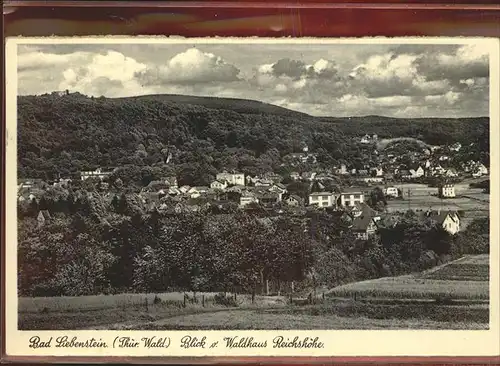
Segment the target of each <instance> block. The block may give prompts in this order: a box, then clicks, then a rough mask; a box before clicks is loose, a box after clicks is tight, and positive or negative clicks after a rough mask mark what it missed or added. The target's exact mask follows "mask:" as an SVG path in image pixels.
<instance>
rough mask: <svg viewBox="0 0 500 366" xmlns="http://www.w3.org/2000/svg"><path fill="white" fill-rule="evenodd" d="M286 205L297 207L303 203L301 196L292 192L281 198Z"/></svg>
mask: <svg viewBox="0 0 500 366" xmlns="http://www.w3.org/2000/svg"><path fill="white" fill-rule="evenodd" d="M283 201H284V202H285V203H286V204H287V205H288V206H292V207H297V206H302V205H303V204H304V200H303V199H302V197H299V196H297V195H296V194H292V195H290V196H288V197H287V198H285V199H284V200H283Z"/></svg>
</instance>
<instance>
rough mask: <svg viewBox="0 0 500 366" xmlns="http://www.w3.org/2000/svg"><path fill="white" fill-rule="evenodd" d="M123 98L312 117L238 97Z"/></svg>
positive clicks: (149, 96) (169, 96) (172, 95)
mask: <svg viewBox="0 0 500 366" xmlns="http://www.w3.org/2000/svg"><path fill="white" fill-rule="evenodd" d="M123 99H129V100H130V99H132V100H133V99H136V100H149V101H151V100H156V101H162V102H171V103H176V104H179V105H180V104H190V105H198V106H203V107H206V108H210V109H219V110H227V111H234V112H238V113H244V114H273V115H278V116H288V117H296V118H307V117H311V116H309V115H307V114H305V113H301V112H297V111H292V110H290V109H286V108H283V107H279V106H276V105H273V104H268V103H263V102H259V101H256V100H248V99H236V98H218V97H198V96H193V95H177V94H157V95H141V96H136V97H127V98H123Z"/></svg>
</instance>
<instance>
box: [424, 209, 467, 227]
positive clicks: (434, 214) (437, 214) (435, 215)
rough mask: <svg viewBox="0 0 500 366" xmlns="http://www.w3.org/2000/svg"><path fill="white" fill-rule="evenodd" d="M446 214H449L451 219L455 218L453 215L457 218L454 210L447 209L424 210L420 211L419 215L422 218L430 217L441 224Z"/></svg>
mask: <svg viewBox="0 0 500 366" xmlns="http://www.w3.org/2000/svg"><path fill="white" fill-rule="evenodd" d="M448 215H450V216H451V218H452V220H455V217H457V218H458V215H457V213H456V212H454V211H448V210H443V211H435V210H432V211H424V212H422V214H421V217H422V218H423V219H430V220H432V221H434V222H436V223H437V224H439V225H442V224H443V222H444V220H446V217H448Z"/></svg>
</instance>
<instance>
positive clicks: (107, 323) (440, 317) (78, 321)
mask: <svg viewBox="0 0 500 366" xmlns="http://www.w3.org/2000/svg"><path fill="white" fill-rule="evenodd" d="M488 272H489V256H488V255H478V256H470V257H464V258H461V259H459V260H456V261H454V262H451V263H449V264H445V265H442V266H439V267H435V268H433V269H430V270H428V271H424V272H422V273H418V274H414V275H406V276H400V277H390V278H379V279H375V280H368V281H361V282H356V283H351V284H346V285H343V286H339V287H336V288H334V289H331V290H330V291H328V293H327V294H326V296H325V298H324V299H322V298H321V297H320V298H318V299H316V301H315V304H308V305H305V304H304V305H290V304H289V303H288V302H287V300H286V299H285V298H284V297H279V296H257V297H256V298H255V303H252V302H251V296H249V295H237V305H238V306H224V305H220V304H216V303H215V302H213V296H214V295H215V294H214V293H204V294H201V293H199V294H197V299H198V301H194V300H192V298H193V294H192V293H189V296H190V299H191V300H190V301H187V302H186V304H185V305H184V304H183V299H184V293H180V292H179V293H164V294H157V295H154V294H147V295H146V294H123V295H102V296H85V297H79V298H70V297H53V298H34V299H27V298H22V299H20V302H19V304H20V312H19V328H20V329H39V330H42V329H44V330H48V329H59V330H63V329H120V330H132V329H148V330H163V329H165V330H166V329H170V330H194V329H200V330H202V329H207V330H208V329H234V330H236V329H242V330H243V329H261V330H265V329H401V328H406V329H487V328H488V322H489V281H488ZM202 295H203V296H204V298H205V304H204V305H205V306H203V305H202V304H201V303H200V298H201V297H202ZM146 296H147V298H148V303H147V305H146V301H145V298H146ZM155 296H157V297H158V298H160V299H162V301H161V302H160V301H156V302H153V299H154V297H155ZM210 299H212V302H211V300H210Z"/></svg>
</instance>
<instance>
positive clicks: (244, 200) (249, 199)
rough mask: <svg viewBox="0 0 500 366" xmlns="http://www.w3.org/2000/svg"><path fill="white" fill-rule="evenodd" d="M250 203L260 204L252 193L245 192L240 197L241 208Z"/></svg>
mask: <svg viewBox="0 0 500 366" xmlns="http://www.w3.org/2000/svg"><path fill="white" fill-rule="evenodd" d="M250 203H259V199H258V198H257V197H256V195H255V194H253V193H252V192H243V194H242V195H241V197H240V207H245V206H246V205H249V204H250Z"/></svg>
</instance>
